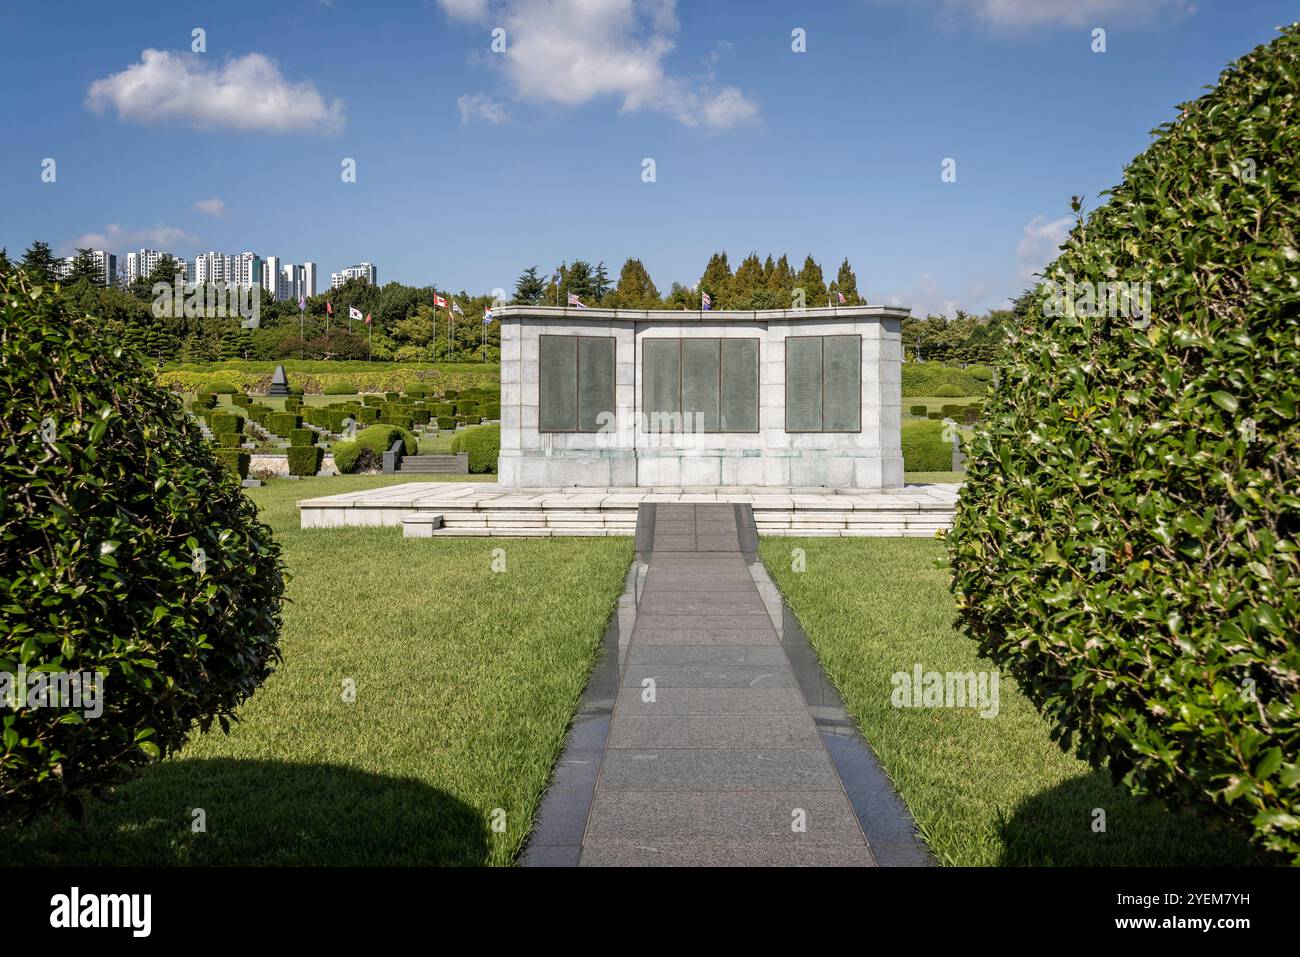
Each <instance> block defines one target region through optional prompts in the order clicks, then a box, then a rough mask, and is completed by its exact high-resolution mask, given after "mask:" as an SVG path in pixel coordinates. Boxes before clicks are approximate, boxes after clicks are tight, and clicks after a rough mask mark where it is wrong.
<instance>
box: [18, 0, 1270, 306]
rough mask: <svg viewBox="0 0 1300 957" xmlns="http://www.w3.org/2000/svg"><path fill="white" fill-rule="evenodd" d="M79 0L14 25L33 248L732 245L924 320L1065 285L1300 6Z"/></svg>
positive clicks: (658, 261) (491, 251)
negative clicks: (1173, 134) (1057, 266)
mask: <svg viewBox="0 0 1300 957" xmlns="http://www.w3.org/2000/svg"><path fill="white" fill-rule="evenodd" d="M75 6H76V9H77V11H78V13H77V15H76V16H70V17H67V18H59V19H58V20H57V21H55V20H54V19H53V18H50V17H48V15H46V14H44V13H43V12H42V11H40V10H39V9H36V8H25V9H17V10H13V11H11V12H10V14H9V17H10V19H11V20H12V21H13V23H12V26H13V29H11V30H9V31H8V36H10V37H18V36H22V37H23V39H24V42H23V45H22V47H21V48H11V49H8V50H6V56H5V57H3V58H0V76H2V77H4V79H6V80H8V81H9V86H10V87H11V88H14V89H18V88H23V87H20V85H19V80H20V79H21V78H22V77H23V76H24V75H26V74H30V73H31V72H32V71H33V70H37V69H39V71H40V73H41V75H42V76H43V77H47V78H48V81H47V82H43V83H42V84H40V85H39V86H38V87H37V88H35V89H34V90H32V91H31V92H30V93H29V94H28V95H26V96H24V97H19V98H15V101H14V103H13V104H12V111H13V113H14V117H13V120H14V122H13V123H12V124H11V129H12V136H11V144H10V149H9V150H7V151H6V153H5V155H4V156H0V209H3V210H4V211H5V216H4V217H3V219H2V221H0V245H3V246H6V247H7V248H8V250H9V252H10V255H11V256H12V255H21V252H22V250H23V249H24V248H26V246H27V245H28V244H29V243H30V242H31V241H33V240H36V239H40V240H43V241H46V242H49V243H50V244H51V246H52V247H53V249H54V251H55V253H56V254H59V255H65V256H66V255H71V254H72V253H73V252H74V251H75V249H76V248H77V247H81V246H89V247H92V248H97V249H104V250H107V251H109V252H112V253H115V254H116V255H118V257H119V263H121V262H122V258H121V257H122V256H123V254H124V253H125V252H127V251H129V250H131V249H136V248H141V247H143V248H155V249H169V250H174V251H175V252H176V253H177V254H178V255H179V256H182V257H184V258H186V259H190V260H193V259H195V258H196V257H197V256H198V255H201V254H202V253H203V252H204V251H205V250H213V249H221V248H227V249H231V248H238V249H244V250H247V249H274V250H277V257H282V259H283V261H284V262H295V263H297V262H303V261H308V260H309V261H312V262H315V263H318V264H319V269H320V272H321V274H322V275H325V274H328V273H333V272H337V271H341V270H343V269H344V268H346V267H348V266H351V265H354V264H356V263H357V261H358V258H357V257H358V255H359V254H364V255H365V257H366V259H367V260H369V261H371V262H382V263H383V264H384V277H385V279H386V280H389V279H391V280H396V281H400V282H403V283H407V284H410V285H416V286H427V285H435V284H436V285H437V286H438V287H439V288H454V289H465V290H467V291H471V292H475V293H486V292H489V291H491V290H492V289H494V288H497V287H501V288H505V289H507V290H509V289H511V288H512V287H513V283H514V281H515V279H516V278H517V277H518V275H519V273H520V272H521V271H522V270H523V269H525V268H526V267H528V266H532V265H537V266H539V267H540V268H541V270H542V271H543V272H547V271H550V270H553V269H554V267H555V266H556V265H557V264H558V263H560V262H561V261H572V260H573V259H574V258H577V257H581V258H583V259H587V260H589V261H591V262H597V261H601V260H603V261H604V262H605V264H606V267H607V268H608V269H609V270H610V271H611V272H615V273H616V272H617V269H618V268H619V266H620V265H621V264H622V262H623V261H624V260H625V259H626V258H629V257H635V258H638V259H641V260H642V261H643V262H644V263H645V266H646V269H647V270H648V272H649V273H650V275H651V276H652V278H653V279H654V281H655V282H656V284H657V285H658V286H659V288H660V290H661V291H666V290H667V289H668V288H669V287H670V286H671V284H672V283H673V282H681V283H683V284H685V285H690V284H693V283H694V282H696V281H697V280H698V279H699V277H700V274H699V270H700V268H701V264H702V263H704V262H706V261H707V258H708V256H709V255H710V254H711V253H713V252H715V251H718V250H725V251H726V252H727V253H728V254H729V257H730V259H731V262H732V264H733V266H734V265H735V264H736V263H738V262H739V261H740V259H741V258H743V257H744V256H745V255H746V254H748V253H749V252H750V251H758V252H759V253H760V255H763V254H766V253H767V252H772V253H775V254H777V255H780V254H781V253H783V252H784V253H788V254H789V255H790V256H791V257H792V260H795V261H801V260H802V259H803V257H804V256H805V255H808V254H811V255H813V256H814V257H815V258H816V259H817V260H818V261H820V262H822V263H823V264H835V263H838V262H839V261H840V260H841V259H843V258H845V257H847V258H848V259H849V261H850V262H851V263H852V264H853V266H854V268H855V269H856V270H857V273H858V277H859V285H860V288H861V290H862V292H863V294H864V295H865V296H866V297H867V298H868V299H869V300H871V301H874V302H883V303H886V304H899V305H905V306H910V307H912V309H913V311H914V313H916V314H920V315H924V314H926V313H929V312H939V313H946V314H949V315H951V314H952V311H953V310H954V309H955V308H959V307H960V308H963V309H965V310H967V311H969V312H984V311H986V310H988V309H990V308H996V307H999V306H1002V305H1005V303H1006V300H1007V299H1008V298H1009V297H1012V296H1015V295H1016V294H1018V293H1019V292H1020V291H1022V290H1023V289H1024V288H1025V287H1026V286H1028V285H1030V284H1032V282H1033V276H1034V274H1035V272H1036V271H1037V270H1039V269H1041V268H1042V266H1043V265H1045V264H1046V263H1047V262H1048V261H1049V260H1050V259H1051V258H1052V257H1053V255H1054V253H1055V249H1056V246H1057V244H1058V243H1059V242H1060V241H1061V239H1062V238H1063V236H1064V234H1065V232H1066V231H1067V229H1068V227H1069V225H1070V223H1071V222H1072V218H1071V214H1070V211H1069V200H1070V197H1071V196H1074V195H1079V196H1082V197H1083V198H1084V201H1085V206H1086V207H1087V208H1092V207H1095V206H1096V205H1098V204H1099V203H1101V202H1104V197H1103V196H1100V195H1099V194H1101V192H1102V191H1103V190H1105V189H1108V188H1109V187H1111V186H1112V185H1114V184H1116V183H1118V182H1119V181H1120V180H1121V179H1122V176H1123V167H1124V165H1125V164H1126V163H1127V162H1128V161H1129V160H1130V159H1132V158H1133V157H1134V156H1136V155H1137V154H1138V153H1140V152H1141V151H1142V149H1144V148H1145V146H1146V145H1147V143H1148V142H1149V137H1148V132H1149V131H1150V130H1151V129H1153V128H1154V127H1156V126H1158V125H1159V124H1160V123H1163V122H1166V121H1168V120H1170V119H1172V118H1173V117H1174V116H1175V115H1176V111H1175V109H1174V108H1173V106H1172V104H1175V103H1178V102H1183V101H1186V100H1190V99H1193V98H1195V97H1196V96H1197V95H1199V94H1200V92H1201V90H1202V88H1203V87H1204V86H1205V85H1206V84H1209V83H1211V82H1213V81H1214V79H1215V78H1216V77H1217V76H1218V73H1219V72H1220V70H1221V69H1222V68H1223V67H1224V66H1225V65H1226V64H1227V63H1228V62H1229V61H1230V60H1232V59H1233V58H1235V57H1237V56H1239V55H1241V54H1242V53H1244V52H1245V51H1247V50H1249V49H1251V48H1252V47H1254V46H1256V45H1258V44H1261V43H1266V42H1268V41H1269V40H1270V39H1272V37H1273V36H1274V31H1273V28H1274V27H1275V26H1276V25H1278V24H1280V23H1283V22H1286V21H1287V20H1288V19H1291V17H1292V14H1293V11H1291V10H1289V9H1288V6H1287V5H1286V4H1284V3H1280V2H1272V0H1257V2H1253V3H1249V4H1227V3H1213V2H1211V3H1203V4H1200V5H1193V4H1191V3H1188V2H1183V0H1133V2H1124V3H1121V2H1118V0H1079V2H1075V3H1069V4H1067V3H1061V2H1055V0H1043V2H1039V3H1035V4H1023V3H994V2H992V0H933V2H929V0H926V2H918V3H914V4H907V5H904V4H898V3H890V2H885V0H858V2H843V3H835V4H828V5H825V6H824V7H821V6H819V7H818V8H817V9H816V10H811V11H803V10H798V11H794V12H791V11H790V10H789V9H788V8H784V7H783V6H782V5H780V4H777V3H772V2H758V3H754V4H752V5H748V6H747V8H746V10H745V15H744V16H743V17H741V16H738V15H736V14H735V13H734V12H732V11H727V10H724V9H721V8H714V7H700V8H687V7H684V6H681V5H677V4H675V3H673V2H671V0H658V2H655V3H645V4H640V5H633V4H631V3H630V2H627V0H598V2H597V0H592V2H589V3H586V4H581V5H580V4H576V3H574V2H572V0H438V2H436V3H428V4H424V5H419V6H417V5H405V4H403V5H394V6H393V7H391V8H389V7H385V8H383V9H382V10H372V11H368V12H367V16H366V17H364V18H359V17H356V16H355V13H356V6H355V4H354V3H352V2H348V0H338V2H335V3H334V4H331V5H297V6H293V7H286V8H283V9H276V10H269V11H268V10H263V9H261V8H255V7H254V6H253V5H251V4H245V3H243V2H242V0H235V2H233V3H232V4H231V5H229V7H228V8H227V12H229V13H231V14H235V15H238V14H239V13H241V12H242V11H244V10H248V11H252V10H254V9H257V16H258V18H259V22H262V23H264V24H265V26H266V29H265V30H262V31H259V33H258V35H257V36H255V37H249V36H247V35H240V34H237V33H233V32H231V31H229V30H227V29H225V27H224V25H223V24H222V23H220V22H217V21H210V20H209V19H208V16H207V14H206V11H204V10H203V9H202V8H191V9H173V8H168V9H166V10H160V11H157V13H156V15H155V16H153V17H151V18H150V21H149V22H148V23H129V24H128V23H126V22H125V21H123V19H122V18H120V17H116V16H113V15H112V14H111V11H108V10H104V9H101V8H99V7H96V6H93V5H89V4H86V5H75ZM498 29H500V30H502V31H504V34H503V35H502V43H503V49H501V50H496V49H494V46H495V44H496V36H495V34H494V31H496V30H498ZM1099 29H1100V30H1104V31H1105V33H1104V38H1103V43H1102V47H1103V48H1104V49H1102V50H1097V49H1096V47H1097V38H1096V31H1097V30H1099ZM195 31H202V33H201V36H202V41H203V43H202V46H203V49H202V50H201V51H196V50H195V49H194V47H195V46H196V44H198V40H199V36H198V35H197V34H196V32H195ZM289 37H293V38H294V39H293V41H292V42H290V40H288V39H287V38H289ZM2 42H3V41H0V43H2ZM357 50H363V51H367V52H366V53H365V54H363V55H354V52H355V51H357ZM431 51H432V55H431ZM374 54H379V55H374ZM992 104H998V106H997V108H994V107H993V106H992ZM47 160H48V161H50V165H48V166H47V165H46V161H47ZM948 161H952V162H951V170H952V172H953V174H954V175H953V177H952V178H951V179H945V178H944V177H945V174H946V172H947V170H948V166H947V165H946V164H947V163H948ZM47 176H48V177H49V178H48V179H47V178H46V177H47Z"/></svg>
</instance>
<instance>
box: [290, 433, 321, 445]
mask: <svg viewBox="0 0 1300 957" xmlns="http://www.w3.org/2000/svg"><path fill="white" fill-rule="evenodd" d="M315 444H316V433H315V432H313V431H312V430H311V429H294V430H293V431H292V432H290V433H289V445H291V446H294V447H301V446H307V445H315Z"/></svg>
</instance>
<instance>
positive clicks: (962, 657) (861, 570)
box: [760, 538, 1256, 865]
mask: <svg viewBox="0 0 1300 957" xmlns="http://www.w3.org/2000/svg"><path fill="white" fill-rule="evenodd" d="M795 548H801V549H803V550H804V553H805V555H806V563H807V570H806V571H804V572H802V573H796V572H794V571H793V570H792V567H791V566H792V561H791V550H792V549H795ZM760 552H761V555H762V558H763V561H764V563H765V564H766V566H767V568H768V570H769V572H770V573H771V575H772V577H773V578H774V579H775V580H776V582H777V584H778V585H779V586H780V588H781V591H782V593H783V594H784V595H785V596H786V599H787V600H788V601H789V603H790V605H791V607H792V609H793V610H794V612H795V614H796V615H797V616H798V618H799V620H800V622H801V623H802V624H803V626H804V628H805V630H806V631H807V632H808V636H809V638H810V640H811V641H812V643H813V645H814V647H815V648H816V649H817V653H818V655H819V656H820V658H821V661H822V664H823V665H824V666H825V668H826V671H827V673H828V674H829V675H830V677H831V679H832V681H834V683H835V685H836V686H837V687H838V688H839V690H840V693H841V694H842V695H843V697H844V701H845V704H846V705H847V706H848V708H849V710H850V711H851V712H852V713H853V714H854V716H855V717H856V719H857V721H858V725H859V727H860V728H861V730H862V732H863V734H864V736H865V737H866V739H867V740H868V741H869V742H870V743H871V746H872V747H873V748H874V749H875V751H876V753H877V754H878V755H879V757H880V760H881V763H882V764H883V765H884V768H885V770H886V772H887V773H888V774H889V776H890V778H891V779H892V780H893V782H894V785H895V787H896V788H897V789H898V792H899V794H900V795H901V796H902V798H903V800H904V801H905V802H906V803H907V805H908V807H909V808H910V809H911V811H912V813H913V814H914V815H915V816H916V819H917V821H918V823H919V825H920V827H921V832H922V834H923V835H924V836H925V839H926V840H927V841H928V842H929V844H930V846H931V848H932V849H933V850H934V852H935V854H936V855H937V856H938V858H939V859H940V860H941V861H942V862H944V863H947V864H956V865H996V864H1003V865H1007V864H1009V865H1156V864H1161V865H1189V864H1209V865H1215V864H1220V865H1221V864H1242V863H1252V862H1254V861H1255V860H1256V859H1255V857H1254V855H1253V854H1252V852H1251V850H1250V848H1249V847H1248V846H1247V845H1246V843H1245V842H1244V840H1243V839H1241V838H1239V837H1237V836H1236V835H1234V834H1229V833H1225V832H1221V831H1220V832H1215V831H1212V830H1211V829H1210V827H1209V825H1208V824H1207V823H1205V822H1202V821H1200V820H1197V819H1194V818H1190V817H1187V816H1184V815H1181V814H1177V813H1173V812H1167V811H1163V810H1160V809H1158V808H1155V807H1151V806H1146V805H1139V804H1138V803H1137V802H1136V801H1135V800H1134V799H1133V798H1132V797H1131V796H1130V795H1129V794H1128V793H1127V792H1126V791H1124V790H1122V789H1121V788H1118V787H1116V786H1114V785H1112V784H1111V783H1110V777H1109V774H1108V773H1106V772H1104V771H1093V770H1092V769H1090V768H1089V767H1088V765H1087V764H1086V763H1084V762H1082V761H1079V760H1077V759H1075V758H1073V757H1071V756H1069V755H1067V754H1065V753H1063V752H1062V751H1061V750H1060V748H1059V747H1058V746H1057V745H1056V744H1055V743H1054V742H1053V741H1052V740H1051V739H1050V738H1049V737H1048V732H1047V726H1046V724H1045V723H1044V721H1043V720H1042V718H1041V717H1040V716H1039V715H1038V713H1037V712H1036V711H1035V710H1034V708H1033V707H1032V705H1030V704H1029V702H1028V701H1027V700H1026V699H1025V698H1024V697H1022V696H1021V694H1020V693H1019V691H1018V690H1017V689H1016V688H1015V685H1014V683H1013V682H1012V680H1011V679H1010V678H1008V677H1005V676H1004V677H1003V679H1002V681H1001V685H1000V687H1001V694H1000V701H999V710H998V713H997V716H996V717H992V718H982V717H980V716H979V715H978V714H977V713H976V712H975V711H973V710H959V709H955V708H916V709H913V708H895V707H893V706H892V704H891V701H890V697H891V692H892V690H893V686H892V684H891V676H892V675H893V674H894V673H895V672H900V671H906V672H910V671H912V669H913V666H914V665H915V664H918V663H919V664H921V665H922V666H923V668H924V670H925V671H939V672H948V671H961V672H966V671H980V670H991V669H992V668H993V666H992V664H991V663H989V662H987V661H983V660H981V659H980V658H978V657H977V655H976V653H975V644H974V642H972V641H970V640H969V639H967V638H965V637H963V636H961V635H960V634H958V633H957V632H956V631H954V630H953V628H952V622H953V619H954V606H953V601H952V597H951V595H950V594H949V593H948V589H947V578H948V575H947V571H946V570H944V569H942V568H936V567H935V562H936V561H940V560H942V559H943V556H944V549H943V544H942V542H940V541H937V540H933V539H889V538H880V539H872V538H858V539H821V538H813V539H794V538H768V539H764V540H763V541H762V542H761V543H760ZM1097 808H1100V809H1103V810H1104V811H1105V815H1106V830H1105V832H1104V833H1095V832H1094V831H1093V829H1092V824H1093V821H1094V814H1093V812H1094V809H1097Z"/></svg>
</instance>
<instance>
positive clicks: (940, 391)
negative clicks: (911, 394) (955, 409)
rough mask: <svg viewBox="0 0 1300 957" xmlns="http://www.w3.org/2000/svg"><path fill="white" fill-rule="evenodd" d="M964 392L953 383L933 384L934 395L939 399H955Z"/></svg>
mask: <svg viewBox="0 0 1300 957" xmlns="http://www.w3.org/2000/svg"><path fill="white" fill-rule="evenodd" d="M965 394H966V393H965V392H963V391H962V390H961V388H960V387H958V386H955V385H940V386H935V389H934V395H935V397H936V398H939V399H955V398H957V397H958V396H962V395H965Z"/></svg>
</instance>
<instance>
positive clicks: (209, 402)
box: [190, 392, 217, 409]
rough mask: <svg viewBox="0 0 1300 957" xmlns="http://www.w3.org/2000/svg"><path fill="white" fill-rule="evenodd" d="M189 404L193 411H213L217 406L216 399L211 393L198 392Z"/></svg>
mask: <svg viewBox="0 0 1300 957" xmlns="http://www.w3.org/2000/svg"><path fill="white" fill-rule="evenodd" d="M190 404H191V405H192V406H193V407H194V408H195V409H214V408H216V406H217V397H216V396H215V395H213V394H212V393H211V392H200V393H198V394H197V395H196V396H194V401H193V402H192V403H190Z"/></svg>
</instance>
